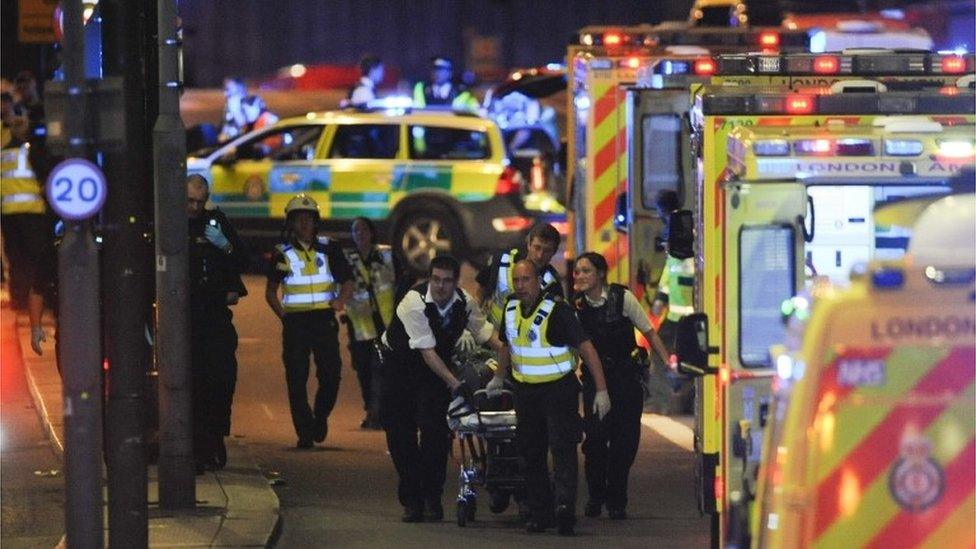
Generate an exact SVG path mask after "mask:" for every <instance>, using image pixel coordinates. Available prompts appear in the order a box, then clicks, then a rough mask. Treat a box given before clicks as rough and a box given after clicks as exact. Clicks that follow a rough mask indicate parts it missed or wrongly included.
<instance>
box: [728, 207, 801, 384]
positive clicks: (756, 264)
mask: <svg viewBox="0 0 976 549" xmlns="http://www.w3.org/2000/svg"><path fill="white" fill-rule="evenodd" d="M793 248H794V234H793V228H792V227H784V226H769V225H767V226H759V227H745V228H743V229H742V232H741V233H740V234H739V358H740V360H741V362H742V365H743V366H745V367H746V368H767V367H769V366H770V363H769V347H770V346H771V345H773V344H774V343H780V342H782V341H783V338H784V336H785V335H786V327H785V326H784V325H783V322H782V320H781V319H780V306H781V305H782V304H783V301H785V300H787V299H789V298H791V297H793V295H794V294H795V293H796V287H795V281H796V274H795V272H794V270H795V258H794V249H793Z"/></svg>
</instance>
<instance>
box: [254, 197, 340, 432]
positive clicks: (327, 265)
mask: <svg viewBox="0 0 976 549" xmlns="http://www.w3.org/2000/svg"><path fill="white" fill-rule="evenodd" d="M318 222H319V207H318V204H316V203H315V200H313V199H312V198H311V197H310V196H308V195H306V194H304V193H303V194H299V195H298V196H296V197H294V198H292V199H291V200H290V201H288V205H287V206H285V223H286V228H287V233H286V234H287V236H286V242H285V243H284V244H279V245H278V246H277V247H276V248H275V255H274V259H273V261H272V265H271V270H270V272H269V273H268V285H267V287H266V288H265V299H267V301H268V305H270V306H271V310H272V311H274V313H275V315H277V316H278V318H280V319H281V322H282V324H283V326H284V329H283V331H282V352H281V355H282V359H283V361H284V363H285V381H286V382H287V383H288V405H289V407H290V408H291V420H292V423H293V424H294V426H295V432H296V433H297V434H298V443H297V444H296V446H297V447H298V448H299V449H310V448H312V447H313V446H314V445H315V444H314V443H315V442H323V441H324V440H325V437H326V436H327V435H328V432H329V423H328V421H329V414H330V413H331V412H332V408H333V407H334V406H335V402H336V396H337V395H338V393H339V375H340V370H341V369H342V359H341V358H340V356H339V324H338V322H337V320H336V316H335V315H336V312H341V311H342V310H343V308H344V307H345V304H346V303H347V302H348V301H349V298H350V297H352V293H353V288H354V284H353V280H352V270H351V269H350V268H349V262H347V261H346V257H345V256H344V255H343V253H342V248H341V247H340V246H339V244H338V243H335V242H331V241H328V240H326V239H323V240H322V241H320V240H319V239H318V238H317V234H316V232H317V225H318ZM279 288H281V290H282V295H281V297H280V298H279V296H278V289H279ZM309 354H311V355H313V356H314V358H315V377H316V379H318V384H319V385H318V390H317V391H316V393H315V404H314V407H309V405H308V392H307V389H306V385H307V383H308V369H309V364H308V360H309Z"/></svg>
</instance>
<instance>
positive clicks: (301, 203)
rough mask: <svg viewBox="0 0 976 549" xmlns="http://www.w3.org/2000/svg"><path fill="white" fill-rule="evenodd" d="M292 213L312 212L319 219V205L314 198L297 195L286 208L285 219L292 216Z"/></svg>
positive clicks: (303, 194)
mask: <svg viewBox="0 0 976 549" xmlns="http://www.w3.org/2000/svg"><path fill="white" fill-rule="evenodd" d="M292 212H312V213H314V214H315V217H316V218H318V217H319V205H318V203H317V202H315V199H314V198H312V197H311V196H308V195H307V194H305V193H302V194H299V195H295V198H292V199H291V200H289V201H288V205H287V206H285V217H288V216H290V215H291V213H292Z"/></svg>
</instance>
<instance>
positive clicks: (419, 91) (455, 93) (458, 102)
mask: <svg viewBox="0 0 976 549" xmlns="http://www.w3.org/2000/svg"><path fill="white" fill-rule="evenodd" d="M430 89H431V85H430V84H427V83H425V82H417V83H416V84H414V86H413V106H414V107H417V108H419V109H422V108H424V107H426V106H428V105H450V106H451V108H452V109H455V110H466V111H472V112H477V110H478V99H477V98H475V96H474V95H472V94H471V92H470V91H468V90H460V91H459V89H458V87H457V86H455V85H453V84H452V85H451V94H450V95H449V96H448V97H447V98H446V99H444V100H434V99H433V98H431V99H430V100H428V99H427V98H428V96H430Z"/></svg>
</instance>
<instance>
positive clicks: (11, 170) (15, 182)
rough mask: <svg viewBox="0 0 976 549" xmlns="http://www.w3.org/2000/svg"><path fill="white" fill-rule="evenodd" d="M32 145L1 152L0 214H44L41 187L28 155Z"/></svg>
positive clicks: (5, 149)
mask: <svg viewBox="0 0 976 549" xmlns="http://www.w3.org/2000/svg"><path fill="white" fill-rule="evenodd" d="M29 152H30V145H29V144H27V143H24V144H23V145H21V146H19V147H7V148H4V149H3V150H0V212H2V213H3V215H10V214H43V213H44V211H45V206H44V198H43V197H42V195H41V185H40V183H38V182H37V176H36V175H35V174H34V170H33V169H31V165H30V161H29V160H28V159H27V155H28V153H29Z"/></svg>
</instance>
